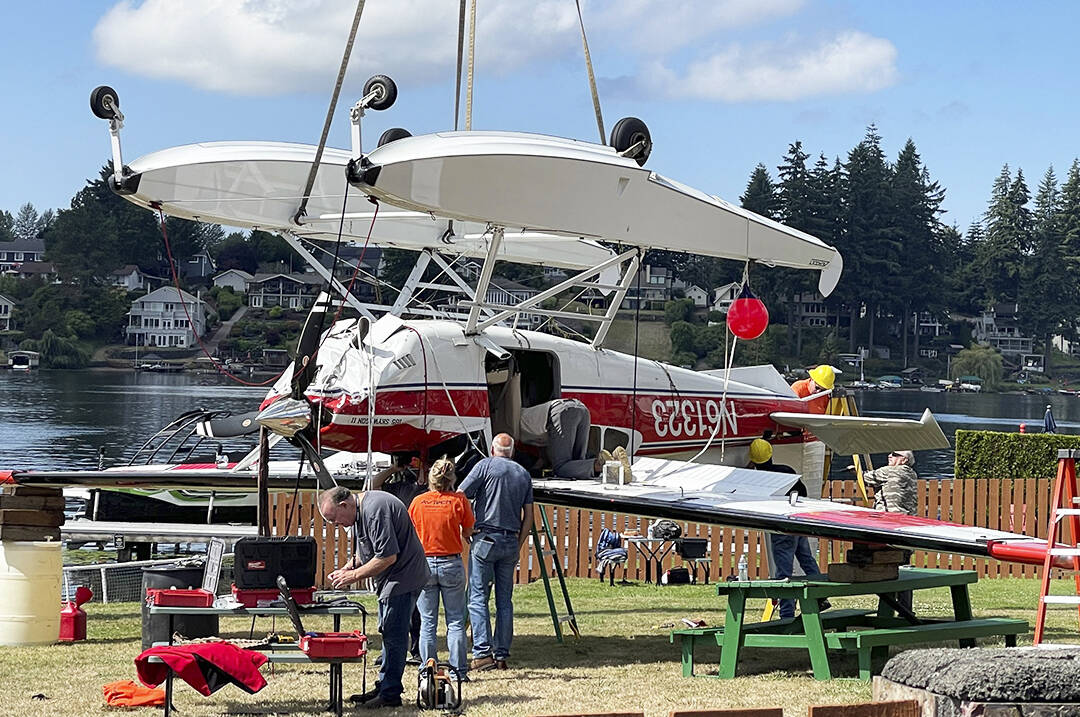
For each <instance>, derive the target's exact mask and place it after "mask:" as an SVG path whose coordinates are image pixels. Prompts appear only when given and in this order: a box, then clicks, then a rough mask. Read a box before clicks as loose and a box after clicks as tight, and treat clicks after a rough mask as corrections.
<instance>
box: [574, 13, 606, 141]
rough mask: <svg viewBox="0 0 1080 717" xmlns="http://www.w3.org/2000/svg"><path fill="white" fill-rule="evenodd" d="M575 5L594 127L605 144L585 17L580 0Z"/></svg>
mask: <svg viewBox="0 0 1080 717" xmlns="http://www.w3.org/2000/svg"><path fill="white" fill-rule="evenodd" d="M574 3H575V4H576V5H577V18H578V24H579V25H580V26H581V46H582V48H584V50H585V72H586V73H587V74H588V76H589V91H590V92H591V93H592V104H593V111H594V112H596V128H597V129H598V130H600V144H607V140H605V139H604V116H603V114H601V112H600V95H599V93H597V91H596V75H594V74H593V66H592V56H591V55H590V54H589V40H588V38H587V37H585V19H584V18H583V17H582V16H581V0H574Z"/></svg>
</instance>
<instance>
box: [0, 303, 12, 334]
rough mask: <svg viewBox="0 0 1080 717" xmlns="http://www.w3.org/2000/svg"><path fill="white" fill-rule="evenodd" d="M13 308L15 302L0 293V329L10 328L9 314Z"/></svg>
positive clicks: (7, 329)
mask: <svg viewBox="0 0 1080 717" xmlns="http://www.w3.org/2000/svg"><path fill="white" fill-rule="evenodd" d="M14 310H15V302H14V301H12V300H11V299H9V298H7V297H6V296H4V295H3V294H0V331H10V330H11V314H12V312H13V311H14Z"/></svg>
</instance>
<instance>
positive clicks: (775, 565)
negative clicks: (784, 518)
mask: <svg viewBox="0 0 1080 717" xmlns="http://www.w3.org/2000/svg"><path fill="white" fill-rule="evenodd" d="M749 453H750V467H751V468H756V469H757V470H759V471H772V472H773V473H794V472H795V470H794V469H793V468H791V467H790V466H785V465H781V464H779V463H773V461H772V456H773V447H772V444H771V443H769V442H768V441H766V440H765V439H764V438H755V439H754V440H753V441H751V442H750V451H749ZM791 490H792V491H794V492H795V493H797V494H798V496H799V497H800V498H805V497H806V486H805V485H804V484H803V482H802V481H801V480H800V481H796V482H795V485H793V486H792V487H791ZM769 544H770V565H771V566H772V575H771V577H772V578H773V579H775V580H786V579H788V578H790V577H791V576H792V575H793V574H794V572H795V562H796V561H798V563H799V567H801V568H802V570H803V573H804V574H805V575H806V577H807V578H808V579H810V580H813V579H815V578H818V577H820V576H821V571H820V570H819V569H818V567H817V559H816V558H815V557H814V553H813V551H812V550H811V549H810V541H809V540H807V539H806V537H805V536H801V535H785V534H783V533H772V534H770V535H769ZM829 607H830V605H829V603H828V601H825V602H824V603H822V604H821V605H820V609H822V610H826V609H828V608H829ZM779 612H780V617H781V619H784V618H789V617H795V601H794V600H790V599H788V600H781V601H780V605H779Z"/></svg>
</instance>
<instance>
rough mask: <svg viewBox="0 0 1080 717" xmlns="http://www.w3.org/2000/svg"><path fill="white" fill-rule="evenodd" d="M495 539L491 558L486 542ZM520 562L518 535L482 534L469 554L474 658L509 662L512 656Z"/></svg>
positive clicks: (474, 542) (491, 549) (470, 617)
mask: <svg viewBox="0 0 1080 717" xmlns="http://www.w3.org/2000/svg"><path fill="white" fill-rule="evenodd" d="M489 538H490V539H491V541H492V544H491V547H490V550H488V551H487V555H486V556H484V557H480V556H478V555H477V552H483V549H482V548H481V547H480V544H481V542H482V541H484V540H487V539H489ZM517 562H518V542H517V536H516V535H505V534H502V533H480V534H478V535H477V536H476V537H475V538H474V539H473V542H472V550H471V551H470V553H469V619H470V621H471V622H472V638H473V657H474V658H476V659H479V658H481V657H492V656H493V657H494V658H495V659H496V660H505V659H506V658H508V657H509V656H510V642H511V641H512V640H513V639H514V603H513V590H514V568H515V566H517ZM493 582H494V584H495V634H494V636H492V633H491V613H490V612H489V611H488V598H490V596H491V585H492V583H493Z"/></svg>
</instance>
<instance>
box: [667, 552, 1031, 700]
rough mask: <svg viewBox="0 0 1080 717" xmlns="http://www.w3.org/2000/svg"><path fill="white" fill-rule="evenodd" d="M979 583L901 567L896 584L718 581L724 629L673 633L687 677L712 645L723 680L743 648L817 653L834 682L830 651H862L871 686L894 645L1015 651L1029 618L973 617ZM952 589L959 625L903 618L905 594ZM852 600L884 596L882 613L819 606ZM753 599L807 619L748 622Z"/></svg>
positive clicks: (818, 674)
mask: <svg viewBox="0 0 1080 717" xmlns="http://www.w3.org/2000/svg"><path fill="white" fill-rule="evenodd" d="M976 580H978V576H977V575H976V573H975V572H973V571H970V570H932V569H924V568H901V569H900V577H899V578H898V579H896V580H881V581H876V582H867V583H840V582H829V581H827V580H800V579H794V580H750V581H742V582H726V583H718V584H717V587H716V590H717V593H718V594H719V595H726V596H727V615H726V617H725V619H724V626H723V627H702V628H692V629H686V630H673V631H672V632H671V637H670V640H671V642H672V643H674V642H675V638H676V637H678V638H679V639H680V642H681V647H682V672H683V676H685V677H692V676H694V646H695V644H696V643H697V642H699V641H702V640H705V641H713V640H715V644H716V645H718V646H719V647H720V670H719V673H718V675H717V676H719V677H721V678H733V677H735V672H736V666H737V665H738V661H739V651H740V650H741V649H742V648H743V647H770V648H789V649H790V648H801V649H804V650H807V651H808V652H809V653H810V664H811V666H812V667H813V670H814V679H816V680H828V679H831V678H832V671H831V669H830V667H829V656H828V651H829V650H834V651H843V652H856V653H858V659H859V677H860V679H863V680H869V679H870V676H871V674H872V666H873V664H874V663H881V662H884V659H885V658H887V657H888V651H889V646H890V645H906V644H921V643H928V642H943V641H951V640H958V641H959V642H960V646H961V647H974V646H975V638H978V637H989V636H995V635H1003V636H1004V637H1005V644H1006V645H1007V646H1009V647H1013V646H1015V645H1016V636H1017V635H1019V634H1022V633H1025V632H1027V630H1028V624H1027V622H1026V621H1024V620H1015V619H1003V618H988V619H979V620H975V619H973V618H972V614H971V599H970V597H969V595H968V585H970V584H972V583H974V582H975V581H976ZM941 587H947V588H949V591H950V593H951V595H952V607H953V618H952V619H919V618H917V617H915V616H914V615H911V614H907V615H903V614H900V615H898V614H897V612H898V609H899V610H900V611H901V612H903V608H902V607H900V606H899V605H898V604H897V602H896V600H895V599H894V597H893V596H894V594H895V593H897V592H901V591H904V590H925V589H929V588H941ZM849 595H877V596H878V607H877V610H826V611H824V612H822V611H821V609H820V603H819V601H820V600H822V599H832V598H837V597H843V596H849ZM750 598H764V599H777V600H782V599H785V598H787V599H794V600H796V601H797V602H798V604H799V609H800V611H801V613H802V614H801V615H799V616H797V617H795V618H788V619H784V620H770V621H768V622H756V623H746V622H745V615H746V601H747V600H748V599H750Z"/></svg>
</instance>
